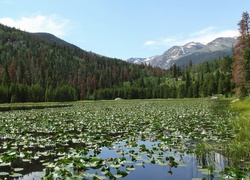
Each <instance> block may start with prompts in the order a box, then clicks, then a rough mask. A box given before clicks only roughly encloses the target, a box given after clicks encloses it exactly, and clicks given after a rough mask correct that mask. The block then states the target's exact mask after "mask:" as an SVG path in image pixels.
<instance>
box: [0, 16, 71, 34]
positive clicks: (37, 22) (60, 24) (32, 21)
mask: <svg viewBox="0 0 250 180" xmlns="http://www.w3.org/2000/svg"><path fill="white" fill-rule="evenodd" d="M0 23H2V24H4V25H7V26H10V27H15V28H18V29H21V30H24V31H27V32H47V33H51V34H54V35H56V36H58V37H62V36H65V35H66V34H67V32H68V31H69V23H70V21H69V20H68V19H63V18H61V17H59V16H57V15H50V16H43V15H36V16H32V17H21V18H19V19H13V18H8V17H4V18H0Z"/></svg>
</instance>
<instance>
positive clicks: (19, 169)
mask: <svg viewBox="0 0 250 180" xmlns="http://www.w3.org/2000/svg"><path fill="white" fill-rule="evenodd" d="M22 170H23V168H14V171H15V172H18V171H22Z"/></svg>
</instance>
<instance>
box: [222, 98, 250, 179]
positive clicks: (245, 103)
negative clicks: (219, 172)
mask: <svg viewBox="0 0 250 180" xmlns="http://www.w3.org/2000/svg"><path fill="white" fill-rule="evenodd" d="M231 109H232V110H233V111H235V112H237V113H238V114H239V116H238V117H237V118H236V119H235V120H233V121H231V123H232V127H234V128H235V130H236V136H235V138H234V139H233V140H232V141H231V142H230V143H229V144H228V149H227V153H228V157H229V158H230V160H231V161H230V162H231V167H230V168H228V169H226V170H227V171H228V173H229V174H230V173H231V174H235V175H236V176H238V177H241V175H242V176H244V172H250V97H247V98H245V99H242V100H239V101H235V102H232V103H231ZM245 175H246V174H245Z"/></svg>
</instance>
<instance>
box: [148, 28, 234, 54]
mask: <svg viewBox="0 0 250 180" xmlns="http://www.w3.org/2000/svg"><path fill="white" fill-rule="evenodd" d="M234 36H238V31H237V30H230V29H225V30H218V28H216V27H213V26H209V27H207V28H204V29H201V30H199V31H197V32H193V33H190V34H187V35H185V36H184V35H180V36H174V37H167V38H162V39H158V40H148V41H146V42H145V43H144V47H148V48H151V49H155V48H157V47H158V48H160V47H163V46H164V47H166V46H167V47H171V46H174V45H184V44H186V43H189V42H192V41H193V42H200V43H203V44H207V43H209V42H211V41H212V40H214V39H216V38H218V37H234ZM183 37H184V38H183Z"/></svg>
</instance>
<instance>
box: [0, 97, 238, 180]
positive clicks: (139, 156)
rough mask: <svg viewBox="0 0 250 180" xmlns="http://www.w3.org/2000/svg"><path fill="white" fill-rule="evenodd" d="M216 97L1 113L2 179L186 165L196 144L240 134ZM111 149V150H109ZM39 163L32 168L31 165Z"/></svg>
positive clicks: (114, 174) (101, 175) (97, 175)
mask: <svg viewBox="0 0 250 180" xmlns="http://www.w3.org/2000/svg"><path fill="white" fill-rule="evenodd" d="M213 103H216V102H212V101H205V100H192V101H168V100H152V101H146V100H144V101H143V100H141V101H139V100H138V101H99V102H81V103H75V104H74V105H73V106H70V107H62V108H48V109H33V110H26V111H21V110H17V111H9V112H1V116H0V124H1V129H0V137H1V138H0V178H1V177H8V176H9V177H18V176H22V175H24V174H27V173H31V172H35V171H43V173H42V174H41V175H40V176H41V178H44V179H50V178H52V179H55V178H63V179H66V178H70V179H79V178H80V179H84V178H86V179H88V178H93V179H115V178H123V177H126V176H129V175H131V174H132V173H133V171H136V169H137V168H138V167H144V166H148V165H149V164H150V165H157V166H166V167H167V170H168V171H169V174H171V173H172V168H178V167H180V166H181V167H185V166H187V164H185V163H184V162H183V157H185V156H187V154H189V153H193V152H194V148H195V145H196V143H197V142H201V141H204V142H224V141H228V140H230V139H231V138H233V136H234V132H233V131H232V130H231V129H230V127H229V126H228V122H229V121H230V118H231V117H233V116H234V114H232V112H230V111H226V110H223V112H220V113H216V112H215V111H213V109H212V107H213ZM104 151H105V153H104ZM31 167H32V168H31Z"/></svg>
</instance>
